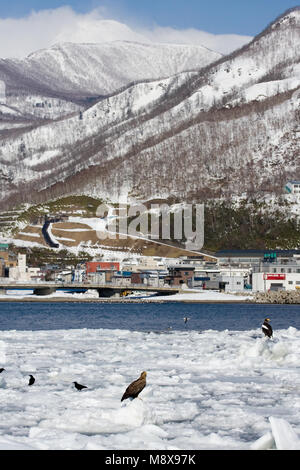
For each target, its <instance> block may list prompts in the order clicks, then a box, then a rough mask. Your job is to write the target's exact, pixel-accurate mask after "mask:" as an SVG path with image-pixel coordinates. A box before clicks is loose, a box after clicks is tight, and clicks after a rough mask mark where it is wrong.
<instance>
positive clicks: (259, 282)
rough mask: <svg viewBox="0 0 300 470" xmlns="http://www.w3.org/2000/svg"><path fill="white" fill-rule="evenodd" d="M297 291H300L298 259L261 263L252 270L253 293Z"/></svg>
mask: <svg viewBox="0 0 300 470" xmlns="http://www.w3.org/2000/svg"><path fill="white" fill-rule="evenodd" d="M298 289H300V261H299V260H298V259H290V260H288V261H284V262H282V261H280V260H279V261H276V262H274V263H261V264H260V265H259V266H257V267H254V268H253V272H252V290H253V291H254V292H267V291H269V290H286V291H287V290H298Z"/></svg>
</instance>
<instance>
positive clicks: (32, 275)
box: [9, 253, 42, 281]
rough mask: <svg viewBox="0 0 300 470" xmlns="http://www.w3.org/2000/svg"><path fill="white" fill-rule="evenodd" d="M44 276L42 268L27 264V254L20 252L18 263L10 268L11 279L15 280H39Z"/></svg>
mask: <svg viewBox="0 0 300 470" xmlns="http://www.w3.org/2000/svg"><path fill="white" fill-rule="evenodd" d="M41 277H42V272H41V270H40V268H30V267H28V266H27V265H26V255H22V254H20V253H19V254H18V265H17V266H15V267H12V268H9V279H11V280H13V281H38V280H40V279H41Z"/></svg>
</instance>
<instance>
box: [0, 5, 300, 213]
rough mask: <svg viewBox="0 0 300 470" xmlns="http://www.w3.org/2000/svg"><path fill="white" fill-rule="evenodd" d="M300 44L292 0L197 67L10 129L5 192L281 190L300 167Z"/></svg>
mask: <svg viewBox="0 0 300 470" xmlns="http://www.w3.org/2000/svg"><path fill="white" fill-rule="evenodd" d="M299 46H300V10H299V9H298V8H296V9H293V10H291V11H289V12H287V13H286V14H284V15H282V16H281V17H280V18H278V19H277V20H275V21H274V23H272V24H271V25H270V26H269V27H268V28H266V30H265V31H263V32H262V33H261V34H260V35H259V36H257V37H256V38H255V39H254V40H253V41H252V42H251V43H250V44H248V45H247V46H244V47H243V48H242V49H240V50H238V51H235V52H234V53H233V54H231V55H230V56H228V57H224V58H221V59H220V60H219V61H217V62H215V63H213V64H212V65H208V66H207V67H205V68H203V69H201V70H198V71H193V72H184V73H179V74H176V75H173V76H172V77H170V78H166V79H162V80H155V81H152V82H151V81H147V82H144V83H138V84H136V85H131V86H129V87H128V88H125V89H123V90H122V91H121V92H119V93H115V94H113V95H112V96H110V97H108V98H106V99H103V100H101V101H99V102H98V103H96V104H95V105H94V106H91V107H90V108H88V109H87V110H86V111H85V112H83V114H82V116H81V117H79V116H78V115H77V114H76V115H74V116H72V117H69V118H66V119H62V120H59V121H57V122H54V123H53V122H52V123H48V124H45V125H43V126H40V127H37V128H35V129H33V130H31V131H29V132H26V133H23V134H21V133H20V134H19V135H18V136H17V137H16V138H7V139H5V140H4V141H3V142H2V145H1V147H0V163H1V168H2V175H3V176H2V179H1V196H2V200H3V203H6V204H8V202H9V201H10V203H15V202H16V201H17V200H23V201H26V200H31V201H34V202H39V201H42V200H45V199H46V198H49V197H54V196H59V195H61V194H66V193H76V192H86V193H88V194H90V195H94V196H97V197H107V198H109V199H118V197H119V196H120V195H129V196H137V197H139V198H152V197H157V196H160V197H168V196H170V195H173V196H175V197H178V198H180V199H181V200H182V199H183V198H184V199H185V200H190V199H194V200H195V199H196V200H197V199H203V198H207V197H223V196H225V197H229V196H233V195H241V194H252V195H253V194H259V193H264V192H270V193H272V192H275V193H277V194H280V193H282V191H283V187H284V185H285V182H286V179H287V178H293V179H295V178H299V177H300V164H299V160H300V159H299V148H300V141H299V139H300V132H299V130H300V112H299V105H300V91H299V90H300V89H299V84H300V73H299V71H300V68H299V62H300V47H299ZM46 151H47V152H50V153H45V152H46ZM9 181H11V183H9Z"/></svg>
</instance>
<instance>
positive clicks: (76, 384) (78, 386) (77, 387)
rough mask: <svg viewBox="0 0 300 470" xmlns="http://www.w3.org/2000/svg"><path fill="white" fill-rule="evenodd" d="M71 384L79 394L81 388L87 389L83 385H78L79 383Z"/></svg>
mask: <svg viewBox="0 0 300 470" xmlns="http://www.w3.org/2000/svg"><path fill="white" fill-rule="evenodd" d="M73 384H74V385H75V388H76V389H77V390H79V392H81V390H82V389H83V388H87V387H86V386H85V385H81V384H79V383H77V382H73Z"/></svg>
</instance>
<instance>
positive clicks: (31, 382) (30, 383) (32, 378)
mask: <svg viewBox="0 0 300 470" xmlns="http://www.w3.org/2000/svg"><path fill="white" fill-rule="evenodd" d="M29 377H30V379H29V382H28V385H33V384H34V382H35V378H34V377H33V375H30V376H29Z"/></svg>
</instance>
